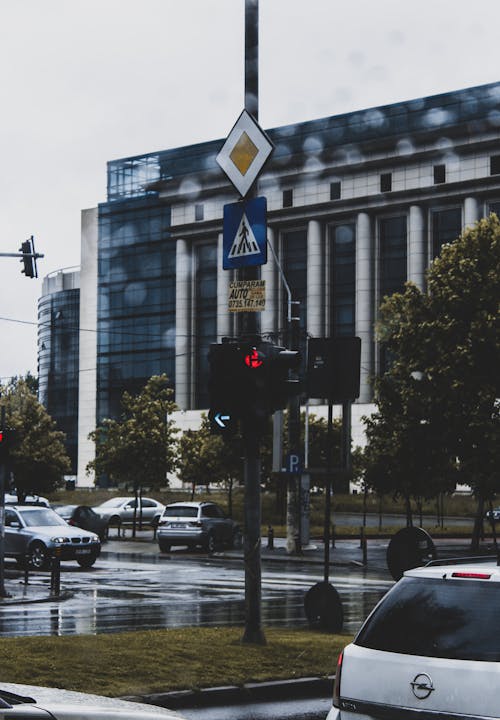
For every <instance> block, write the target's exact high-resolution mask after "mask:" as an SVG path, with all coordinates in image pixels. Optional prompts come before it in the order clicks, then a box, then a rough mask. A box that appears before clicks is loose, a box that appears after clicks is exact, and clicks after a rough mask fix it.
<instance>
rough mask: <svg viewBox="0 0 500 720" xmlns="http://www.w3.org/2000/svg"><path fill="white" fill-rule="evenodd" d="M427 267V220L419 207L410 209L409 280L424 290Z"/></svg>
mask: <svg viewBox="0 0 500 720" xmlns="http://www.w3.org/2000/svg"><path fill="white" fill-rule="evenodd" d="M426 267H427V242H426V237H425V218H424V212H423V210H422V208H421V207H420V206H418V205H412V206H411V207H410V217H409V227H408V280H410V281H411V282H414V283H415V285H416V286H417V287H418V288H420V290H424V288H425V270H426Z"/></svg>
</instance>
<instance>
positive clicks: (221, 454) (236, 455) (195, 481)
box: [177, 415, 243, 515]
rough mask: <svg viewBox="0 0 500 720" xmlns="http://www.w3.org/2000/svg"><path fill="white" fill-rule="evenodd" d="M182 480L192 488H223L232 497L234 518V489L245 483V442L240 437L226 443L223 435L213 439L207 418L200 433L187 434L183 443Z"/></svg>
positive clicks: (197, 431) (229, 504)
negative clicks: (243, 456)
mask: <svg viewBox="0 0 500 720" xmlns="http://www.w3.org/2000/svg"><path fill="white" fill-rule="evenodd" d="M177 469H178V475H179V478H180V479H181V480H182V481H183V482H186V483H189V484H190V485H191V487H192V495H194V492H195V489H196V486H197V485H204V486H205V487H206V488H207V490H209V488H210V485H212V486H213V485H221V486H222V487H224V488H225V489H226V490H227V493H228V513H229V515H232V491H233V487H234V485H235V483H236V484H238V483H241V482H242V481H243V458H242V450H241V438H240V437H239V436H236V437H234V438H232V439H231V440H230V441H228V442H225V441H224V440H223V439H222V437H221V436H220V435H213V434H212V433H211V431H210V422H209V420H208V418H207V416H206V415H203V418H202V424H201V427H200V428H199V429H198V430H187V431H186V432H185V433H183V435H182V437H181V438H180V440H179V456H178V465H177Z"/></svg>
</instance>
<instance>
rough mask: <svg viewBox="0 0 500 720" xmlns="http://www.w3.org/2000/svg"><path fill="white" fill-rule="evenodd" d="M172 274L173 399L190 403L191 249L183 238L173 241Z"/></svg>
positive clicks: (182, 404)
mask: <svg viewBox="0 0 500 720" xmlns="http://www.w3.org/2000/svg"><path fill="white" fill-rule="evenodd" d="M175 270H176V278H175V317H176V324H175V402H176V403H177V405H178V406H179V408H180V409H181V410H188V409H189V406H190V397H191V395H190V386H191V383H190V379H191V304H192V287H191V278H192V273H191V251H190V247H189V244H188V243H187V242H186V241H185V240H177V243H176V263H175Z"/></svg>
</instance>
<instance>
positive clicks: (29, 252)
mask: <svg viewBox="0 0 500 720" xmlns="http://www.w3.org/2000/svg"><path fill="white" fill-rule="evenodd" d="M19 252H22V254H23V257H22V259H21V262H22V263H23V269H22V270H21V272H22V273H24V274H25V275H26V277H30V278H36V277H38V271H37V268H36V257H37V256H36V253H35V241H34V240H33V236H31V238H30V239H29V240H25V241H24V242H23V244H22V245H21V247H20V248H19Z"/></svg>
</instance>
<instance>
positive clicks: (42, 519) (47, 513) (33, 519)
mask: <svg viewBox="0 0 500 720" xmlns="http://www.w3.org/2000/svg"><path fill="white" fill-rule="evenodd" d="M19 514H20V516H21V517H22V519H23V521H24V522H25V524H26V525H27V526H28V527H42V526H47V527H49V526H51V525H67V523H66V522H65V520H63V519H62V517H60V516H59V515H58V514H57V513H56V512H54V510H52V509H51V508H41V507H34V508H33V509H31V508H30V509H29V510H19Z"/></svg>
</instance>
